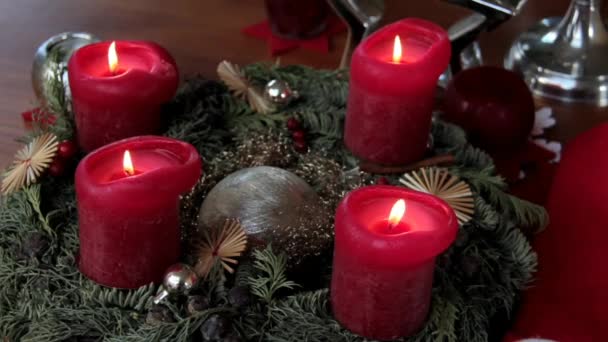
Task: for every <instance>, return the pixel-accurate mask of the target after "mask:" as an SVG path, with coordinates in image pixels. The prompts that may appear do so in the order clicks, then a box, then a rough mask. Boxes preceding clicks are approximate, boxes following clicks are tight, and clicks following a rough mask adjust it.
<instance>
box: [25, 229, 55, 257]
mask: <svg viewBox="0 0 608 342" xmlns="http://www.w3.org/2000/svg"><path fill="white" fill-rule="evenodd" d="M48 248H49V241H48V239H47V237H46V235H44V234H42V233H39V232H33V233H31V234H29V235H28V236H27V238H26V239H25V240H24V241H23V244H22V245H21V249H22V252H23V254H25V255H27V256H28V257H29V258H30V259H33V258H40V257H42V256H43V255H44V252H46V250H47V249H48Z"/></svg>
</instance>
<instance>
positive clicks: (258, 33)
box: [242, 16, 346, 56]
mask: <svg viewBox="0 0 608 342" xmlns="http://www.w3.org/2000/svg"><path fill="white" fill-rule="evenodd" d="M345 29H346V27H345V26H344V23H342V21H340V19H338V18H336V17H333V16H332V17H330V19H329V24H328V25H327V29H326V30H325V32H323V33H322V34H321V35H319V36H318V37H316V38H312V39H301V40H297V39H285V38H281V37H278V36H275V35H274V34H273V33H272V30H271V29H270V24H269V23H268V20H264V21H262V22H260V23H257V24H254V25H251V26H247V27H245V28H244V29H243V30H242V32H243V34H245V35H246V36H250V37H254V38H258V39H263V40H266V41H267V42H268V47H269V49H270V54H271V55H272V56H278V55H281V54H284V53H286V52H287V51H290V50H293V49H296V48H298V47H301V48H303V49H306V50H312V51H317V52H321V53H328V52H329V38H330V37H331V36H332V35H334V34H336V33H340V32H342V31H344V30H345Z"/></svg>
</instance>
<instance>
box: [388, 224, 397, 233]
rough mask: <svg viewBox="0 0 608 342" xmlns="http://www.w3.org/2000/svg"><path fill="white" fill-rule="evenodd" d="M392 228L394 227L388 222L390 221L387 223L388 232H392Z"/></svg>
mask: <svg viewBox="0 0 608 342" xmlns="http://www.w3.org/2000/svg"><path fill="white" fill-rule="evenodd" d="M393 228H395V225H394V224H393V223H392V222H390V221H389V222H388V231H389V232H392V231H393Z"/></svg>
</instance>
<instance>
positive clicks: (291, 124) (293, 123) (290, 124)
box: [287, 118, 302, 132]
mask: <svg viewBox="0 0 608 342" xmlns="http://www.w3.org/2000/svg"><path fill="white" fill-rule="evenodd" d="M301 126H302V125H300V121H299V120H298V119H296V118H289V120H287V129H288V130H290V131H291V132H294V131H297V130H299V129H300V127H301Z"/></svg>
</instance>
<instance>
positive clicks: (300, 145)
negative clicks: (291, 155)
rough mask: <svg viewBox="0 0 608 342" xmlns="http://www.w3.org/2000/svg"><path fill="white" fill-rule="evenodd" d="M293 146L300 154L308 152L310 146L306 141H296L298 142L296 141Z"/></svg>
mask: <svg viewBox="0 0 608 342" xmlns="http://www.w3.org/2000/svg"><path fill="white" fill-rule="evenodd" d="M293 146H294V148H295V149H296V151H298V152H300V153H306V152H308V144H306V141H300V140H296V141H294V143H293Z"/></svg>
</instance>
